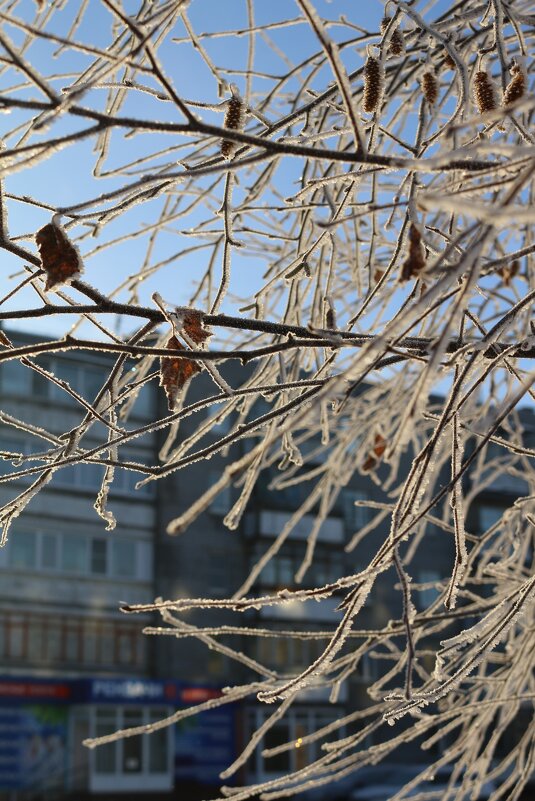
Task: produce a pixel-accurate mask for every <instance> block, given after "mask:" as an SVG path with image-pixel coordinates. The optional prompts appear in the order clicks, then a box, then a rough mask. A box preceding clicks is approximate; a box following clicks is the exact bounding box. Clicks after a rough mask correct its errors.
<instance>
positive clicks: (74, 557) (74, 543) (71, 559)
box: [61, 534, 87, 573]
mask: <svg viewBox="0 0 535 801" xmlns="http://www.w3.org/2000/svg"><path fill="white" fill-rule="evenodd" d="M61 567H62V569H63V570H69V571H72V572H75V573H86V572H87V540H86V539H84V538H82V537H77V536H76V535H74V534H64V535H63V548H62V554H61Z"/></svg>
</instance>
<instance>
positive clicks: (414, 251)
mask: <svg viewBox="0 0 535 801" xmlns="http://www.w3.org/2000/svg"><path fill="white" fill-rule="evenodd" d="M424 267H425V251H424V246H423V244H422V234H421V233H420V230H419V229H418V227H417V226H416V225H415V224H414V223H411V227H410V228H409V254H408V256H407V258H406V259H405V261H404V262H403V267H402V268H401V276H400V280H401V281H408V280H409V279H410V278H414V277H415V278H418V276H419V275H420V273H421V272H422V270H423V269H424Z"/></svg>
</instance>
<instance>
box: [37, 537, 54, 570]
mask: <svg viewBox="0 0 535 801" xmlns="http://www.w3.org/2000/svg"><path fill="white" fill-rule="evenodd" d="M41 565H42V567H44V568H45V570H55V569H56V568H57V566H58V537H57V535H56V534H42V535H41Z"/></svg>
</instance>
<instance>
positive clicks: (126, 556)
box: [112, 538, 137, 578]
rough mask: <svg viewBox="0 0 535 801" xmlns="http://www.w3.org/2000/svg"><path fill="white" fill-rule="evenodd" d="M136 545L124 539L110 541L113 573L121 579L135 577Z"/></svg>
mask: <svg viewBox="0 0 535 801" xmlns="http://www.w3.org/2000/svg"><path fill="white" fill-rule="evenodd" d="M136 551H137V549H136V543H135V542H132V541H131V540H126V539H118V538H117V539H114V540H112V557H113V573H114V575H115V576H122V577H123V578H134V577H135V575H136V572H137V570H136V568H137V565H136V561H137V560H136Z"/></svg>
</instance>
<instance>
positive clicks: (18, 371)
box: [0, 359, 33, 396]
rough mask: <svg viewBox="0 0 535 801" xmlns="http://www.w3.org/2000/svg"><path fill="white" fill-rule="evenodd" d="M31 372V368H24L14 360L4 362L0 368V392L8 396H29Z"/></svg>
mask: <svg viewBox="0 0 535 801" xmlns="http://www.w3.org/2000/svg"><path fill="white" fill-rule="evenodd" d="M32 372H33V370H32V369H31V368H29V367H24V366H23V365H22V364H21V363H20V362H18V361H16V360H15V359H13V360H12V361H9V362H4V364H2V367H1V368H0V380H1V386H2V392H5V393H6V394H8V395H25V396H28V395H29V394H30V388H31V374H32Z"/></svg>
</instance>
